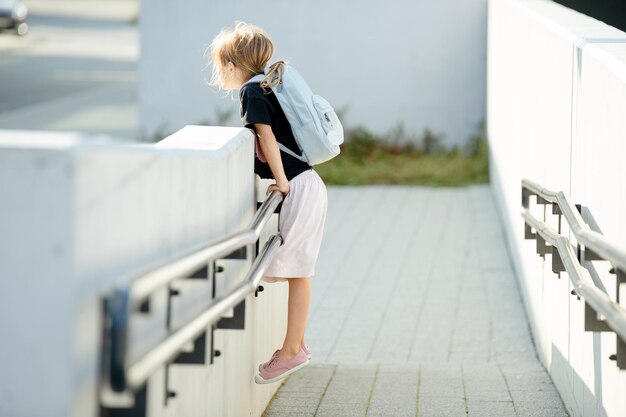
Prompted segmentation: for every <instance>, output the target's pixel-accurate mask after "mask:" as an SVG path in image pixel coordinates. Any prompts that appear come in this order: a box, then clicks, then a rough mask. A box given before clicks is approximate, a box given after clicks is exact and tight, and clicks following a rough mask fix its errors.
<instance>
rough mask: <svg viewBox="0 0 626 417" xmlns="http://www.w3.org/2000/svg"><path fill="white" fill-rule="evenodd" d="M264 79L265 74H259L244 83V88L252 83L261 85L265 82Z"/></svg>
mask: <svg viewBox="0 0 626 417" xmlns="http://www.w3.org/2000/svg"><path fill="white" fill-rule="evenodd" d="M263 78H265V74H257V75H255V76H254V77H252V78H250V79H249V80H248V81H246V82H245V83H243V85H242V87H243V86H244V85H246V84H251V83H260V82H261V81H263Z"/></svg>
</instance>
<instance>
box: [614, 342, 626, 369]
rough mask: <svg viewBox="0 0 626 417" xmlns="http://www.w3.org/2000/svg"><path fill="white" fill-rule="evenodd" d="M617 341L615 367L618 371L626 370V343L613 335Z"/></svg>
mask: <svg viewBox="0 0 626 417" xmlns="http://www.w3.org/2000/svg"><path fill="white" fill-rule="evenodd" d="M615 337H616V339H617V349H616V354H615V355H616V356H617V358H616V360H617V367H618V368H619V369H626V343H624V341H623V340H622V339H620V337H619V336H618V335H615Z"/></svg>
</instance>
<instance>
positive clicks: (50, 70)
mask: <svg viewBox="0 0 626 417" xmlns="http://www.w3.org/2000/svg"><path fill="white" fill-rule="evenodd" d="M26 4H27V6H28V7H29V11H30V13H29V19H28V24H29V26H30V31H29V33H28V34H27V35H26V36H24V37H18V36H16V35H15V34H13V33H10V32H2V33H0V129H46V130H79V131H85V132H94V133H109V134H114V135H121V136H127V137H138V136H139V133H138V132H139V129H138V122H137V110H136V102H137V100H136V68H137V58H138V55H139V53H138V51H139V45H138V35H137V25H136V24H135V23H134V18H135V17H136V16H137V10H138V2H137V1H135V0H118V1H116V0H105V1H102V0H80V1H79V0H65V1H59V0H44V1H30V2H29V1H27V2H26Z"/></svg>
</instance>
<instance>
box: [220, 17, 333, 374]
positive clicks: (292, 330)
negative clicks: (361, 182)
mask: <svg viewBox="0 0 626 417" xmlns="http://www.w3.org/2000/svg"><path fill="white" fill-rule="evenodd" d="M210 49H211V59H212V64H213V77H212V79H211V84H213V85H216V86H218V87H219V88H220V89H222V90H225V91H233V90H235V89H239V99H240V102H241V120H242V123H243V125H244V126H245V127H247V128H250V129H252V130H254V132H255V133H256V139H255V148H256V158H255V161H254V172H255V173H256V174H257V175H259V176H260V177H261V178H271V179H274V180H275V183H274V184H272V185H270V186H269V187H268V189H267V194H269V193H270V192H272V191H273V190H279V191H280V192H282V193H283V194H284V200H283V204H282V208H281V213H280V218H279V229H280V234H281V236H282V237H283V245H282V246H281V247H280V248H279V250H278V251H277V253H276V256H275V258H274V259H273V260H272V263H271V264H270V265H269V267H268V269H267V271H266V275H265V276H264V277H263V280H264V281H266V282H277V281H287V282H288V283H289V302H288V316H287V333H286V335H285V340H284V341H283V345H282V347H281V348H280V349H277V350H276V351H275V352H274V354H273V355H272V357H271V358H270V359H269V360H268V361H267V362H265V363H262V364H261V365H259V371H260V372H259V374H258V375H256V376H255V381H256V382H257V383H259V384H266V383H270V382H274V381H278V380H280V379H282V378H284V377H285V376H287V375H289V374H290V373H292V372H294V371H296V370H298V369H300V368H302V367H304V366H306V365H307V364H308V363H309V359H310V352H309V350H308V347H307V346H306V345H305V344H304V331H305V327H306V321H307V313H308V309H309V303H310V297H311V284H310V277H311V276H313V274H314V272H315V262H316V260H317V256H318V253H319V249H320V244H321V241H322V234H323V231H324V222H325V220H326V206H327V197H326V186H325V185H324V182H323V181H322V179H321V178H320V176H319V175H318V174H317V172H315V171H314V170H313V169H312V167H311V166H310V165H309V164H307V163H306V162H302V161H301V160H299V159H297V158H295V157H293V156H291V155H289V154H288V153H286V152H283V151H281V150H280V149H279V147H278V144H277V142H280V143H281V144H283V145H284V146H286V147H287V148H289V149H290V150H292V151H294V152H295V153H296V154H300V150H299V148H298V145H297V143H296V140H295V138H294V136H293V133H292V131H291V126H290V125H289V122H288V120H287V118H286V117H285V114H284V113H283V110H282V109H281V107H280V104H279V103H278V99H277V98H276V96H275V95H274V93H273V92H272V90H271V88H272V87H275V86H277V85H278V83H279V82H280V80H281V76H282V72H283V65H284V64H285V63H284V62H283V61H277V62H275V63H274V64H272V65H270V66H269V71H268V73H267V75H266V77H265V78H264V79H263V80H262V81H261V82H260V83H248V84H245V83H246V81H248V80H250V78H252V77H253V76H255V75H257V74H263V73H264V72H263V70H264V68H266V66H267V65H268V63H269V61H270V59H271V58H272V55H273V54H274V45H273V43H272V40H271V39H270V37H269V36H268V34H267V33H265V32H264V31H263V30H262V29H260V28H258V27H256V26H253V25H249V24H246V23H244V22H238V23H237V24H236V26H235V27H234V28H227V29H223V30H222V31H221V32H220V33H219V34H218V35H217V36H216V37H215V39H214V40H213V42H212V43H211V47H210ZM244 84H245V85H244Z"/></svg>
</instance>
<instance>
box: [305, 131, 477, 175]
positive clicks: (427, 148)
mask: <svg viewBox="0 0 626 417" xmlns="http://www.w3.org/2000/svg"><path fill="white" fill-rule="evenodd" d="M398 132H400V135H402V129H401V128H400V129H396V130H395V131H393V132H392V133H391V135H390V136H387V137H385V136H379V137H377V136H375V135H373V134H371V133H370V132H367V131H366V130H365V129H363V128H355V129H351V130H349V131H346V142H345V143H344V144H343V145H342V146H341V154H340V155H339V156H337V157H335V158H334V159H332V160H330V161H328V162H325V163H323V164H321V165H317V166H316V167H315V170H316V171H317V172H318V173H319V175H320V176H321V177H322V178H323V179H324V182H325V183H326V184H329V185H331V184H333V185H364V184H411V185H427V186H440V187H442V186H443V187H458V186H466V185H470V184H480V183H486V182H488V181H489V166H488V153H487V143H486V141H485V139H484V134H483V133H482V129H481V131H480V132H479V133H477V134H476V135H474V136H473V137H472V138H471V139H470V141H469V142H468V144H467V146H465V147H464V149H460V148H454V149H444V148H443V147H442V146H441V145H440V137H439V136H437V135H434V134H433V133H432V132H430V131H428V130H426V131H425V132H424V134H423V136H422V139H421V144H420V145H415V144H414V143H415V142H418V143H419V141H415V140H413V141H411V142H407V141H405V143H412V144H409V145H397V143H398V137H399V135H398Z"/></svg>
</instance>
